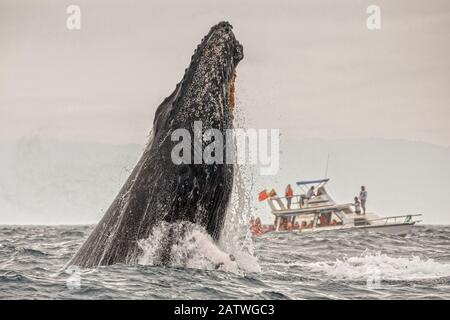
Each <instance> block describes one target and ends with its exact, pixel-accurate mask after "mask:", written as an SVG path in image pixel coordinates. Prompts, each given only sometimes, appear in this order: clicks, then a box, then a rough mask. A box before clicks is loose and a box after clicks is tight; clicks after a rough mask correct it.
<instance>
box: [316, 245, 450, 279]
mask: <svg viewBox="0 0 450 320" xmlns="http://www.w3.org/2000/svg"><path fill="white" fill-rule="evenodd" d="M308 267H309V268H310V269H311V270H316V271H321V272H323V273H325V274H327V275H328V276H330V277H332V278H335V279H344V280H367V279H369V278H370V279H373V278H374V277H375V278H378V279H380V280H406V281H411V280H426V279H436V278H445V277H450V263H442V262H437V261H435V260H433V259H427V258H421V257H419V256H409V257H391V256H389V255H387V254H382V253H380V252H376V253H371V252H365V253H364V254H362V255H360V256H356V257H346V258H343V259H337V260H336V261H333V262H315V263H310V264H308Z"/></svg>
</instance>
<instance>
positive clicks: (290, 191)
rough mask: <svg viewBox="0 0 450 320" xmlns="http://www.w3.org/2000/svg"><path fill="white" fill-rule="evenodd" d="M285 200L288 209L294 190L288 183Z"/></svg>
mask: <svg viewBox="0 0 450 320" xmlns="http://www.w3.org/2000/svg"><path fill="white" fill-rule="evenodd" d="M285 195H286V202H287V208H288V209H290V208H291V202H292V197H293V196H294V191H293V190H292V187H291V185H290V184H288V185H287V187H286V194H285Z"/></svg>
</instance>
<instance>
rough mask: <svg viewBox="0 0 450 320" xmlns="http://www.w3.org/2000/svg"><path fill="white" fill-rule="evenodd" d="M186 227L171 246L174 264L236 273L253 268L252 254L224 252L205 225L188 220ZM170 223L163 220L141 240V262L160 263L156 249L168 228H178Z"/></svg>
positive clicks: (171, 258) (171, 263)
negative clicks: (146, 237)
mask: <svg viewBox="0 0 450 320" xmlns="http://www.w3.org/2000/svg"><path fill="white" fill-rule="evenodd" d="M185 226H186V231H185V232H184V234H183V236H182V237H181V238H178V239H177V241H175V242H174V244H173V245H172V247H171V249H170V250H171V254H170V262H169V266H171V267H183V268H194V269H203V270H222V271H226V272H233V273H246V272H254V271H253V270H252V269H251V268H249V266H252V265H254V264H252V263H251V261H248V260H249V259H251V258H252V257H251V256H249V255H246V254H245V252H225V251H224V250H223V248H221V247H220V246H219V245H218V244H217V243H216V242H215V241H214V240H213V239H212V238H211V236H210V235H209V234H208V233H207V232H206V231H205V230H204V228H202V227H200V226H198V225H195V224H191V223H185ZM177 227H178V226H174V225H172V224H169V223H164V222H163V223H161V224H160V225H158V226H156V227H155V228H154V229H153V232H152V235H151V236H150V237H149V238H148V239H146V240H143V241H141V242H140V243H139V244H140V246H141V248H142V249H143V251H144V253H143V255H142V256H141V257H140V258H139V261H138V263H139V264H143V265H154V264H156V263H157V261H156V259H155V257H157V251H158V249H159V248H160V244H161V241H165V238H164V236H165V234H167V232H168V230H169V228H177Z"/></svg>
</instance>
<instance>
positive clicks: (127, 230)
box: [69, 22, 243, 268]
mask: <svg viewBox="0 0 450 320" xmlns="http://www.w3.org/2000/svg"><path fill="white" fill-rule="evenodd" d="M231 28H232V27H231V25H230V24H228V23H226V22H222V23H219V24H218V25H216V26H214V27H213V28H211V31H210V32H209V33H208V35H207V36H206V37H205V38H204V39H203V40H202V43H201V44H200V45H199V46H198V48H197V50H196V52H195V53H194V55H193V56H192V60H191V64H190V66H189V68H188V69H187V70H186V73H185V75H184V77H183V80H182V81H181V82H180V83H179V84H178V85H177V87H176V88H175V90H174V92H173V93H172V94H171V95H170V96H169V97H167V98H166V99H165V100H164V101H163V102H162V103H161V105H160V106H159V107H158V109H157V111H156V114H155V119H154V123H153V130H152V137H151V139H150V142H149V143H148V145H147V147H146V149H145V151H144V153H143V155H142V156H141V158H140V160H139V162H138V163H137V164H136V166H135V168H134V169H133V172H132V173H131V175H130V177H129V178H128V179H127V181H126V183H125V184H124V186H123V187H122V189H121V190H120V192H119V194H118V195H117V196H116V198H115V200H114V201H113V203H112V204H111V206H110V207H109V209H108V210H107V211H106V213H105V215H104V216H103V218H102V219H101V221H100V222H99V223H98V224H97V226H96V227H95V228H94V230H93V231H92V232H91V234H90V235H89V237H88V239H87V240H86V242H85V243H84V244H83V245H82V246H81V248H80V249H79V250H78V252H77V253H76V254H75V255H74V257H73V258H72V260H71V261H70V262H69V264H70V265H77V266H80V267H84V268H89V267H96V266H99V265H110V264H115V263H136V262H137V261H138V259H139V256H140V255H141V254H142V249H141V248H140V246H139V242H140V241H141V240H144V239H148V238H149V237H151V234H152V232H153V230H154V228H155V226H158V225H159V224H160V223H161V222H168V223H170V224H173V225H174V226H176V225H178V224H180V223H183V222H184V221H188V222H191V223H194V224H196V225H198V226H201V227H202V228H204V229H205V230H206V231H207V232H208V233H209V234H210V235H211V236H212V237H213V239H215V240H217V239H218V238H219V236H220V234H221V231H222V228H223V223H224V219H225V213H226V210H227V206H228V203H229V200H230V195H231V191H232V188H233V170H234V169H233V165H232V164H216V163H215V164H204V163H203V164H182V165H177V164H175V163H174V162H173V161H172V159H171V152H172V150H173V147H174V144H175V142H173V141H172V140H171V134H172V133H173V132H174V130H176V129H180V128H182V129H185V130H187V131H188V132H189V133H190V134H192V133H193V129H192V126H193V124H194V123H195V122H196V121H202V122H203V123H204V124H205V130H206V129H207V128H214V129H218V130H220V131H222V133H225V131H226V130H228V129H232V128H233V113H232V109H233V108H234V90H235V89H234V79H235V68H236V65H237V63H238V62H239V61H240V60H241V59H242V58H243V51H242V46H241V45H240V44H239V43H238V42H237V41H236V39H235V38H234V34H233V33H232V31H231ZM225 148H226V145H224V146H223V150H222V151H223V154H226V149H225ZM168 230H169V231H168V232H167V235H166V236H165V237H163V240H161V243H160V244H158V245H159V249H158V250H157V252H156V253H155V254H156V255H158V257H155V259H154V261H158V264H162V265H165V264H168V262H169V261H170V248H171V245H172V243H173V242H174V241H176V239H177V237H179V234H177V232H179V231H177V232H175V230H179V228H175V229H173V228H169V229H168Z"/></svg>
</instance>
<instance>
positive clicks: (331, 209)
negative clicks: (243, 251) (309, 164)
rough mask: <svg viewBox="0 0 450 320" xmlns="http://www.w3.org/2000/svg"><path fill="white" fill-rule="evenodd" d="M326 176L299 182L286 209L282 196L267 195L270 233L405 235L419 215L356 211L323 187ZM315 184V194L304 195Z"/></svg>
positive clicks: (267, 227) (350, 204) (349, 204)
mask: <svg viewBox="0 0 450 320" xmlns="http://www.w3.org/2000/svg"><path fill="white" fill-rule="evenodd" d="M328 181H329V179H321V180H312V181H299V182H297V185H298V186H299V187H300V189H301V190H302V192H301V193H300V194H296V195H293V197H292V198H291V204H290V208H288V207H287V201H286V200H287V199H286V197H278V196H277V195H273V196H271V197H270V196H269V197H268V198H267V200H266V201H267V202H268V204H269V206H270V208H271V211H272V214H273V215H274V216H275V222H274V225H272V226H265V227H266V228H265V229H268V231H269V232H270V231H271V232H299V233H310V232H317V231H325V230H349V229H365V230H372V231H376V232H384V233H388V234H395V235H405V234H406V233H408V231H409V230H410V229H411V228H412V226H414V225H415V224H416V223H418V222H420V221H421V220H417V219H416V218H417V217H419V216H421V215H420V214H405V215H398V216H389V217H380V216H378V215H377V214H375V213H365V214H362V213H356V212H355V210H354V205H353V204H352V203H345V204H337V203H336V202H335V201H334V200H333V198H332V197H331V195H330V194H329V192H328V191H327V190H326V188H325V186H326V184H327V182H328ZM312 185H313V186H315V190H317V193H316V195H315V196H313V197H311V198H309V199H308V198H307V197H306V194H307V190H308V189H309V187H310V186H312Z"/></svg>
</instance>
